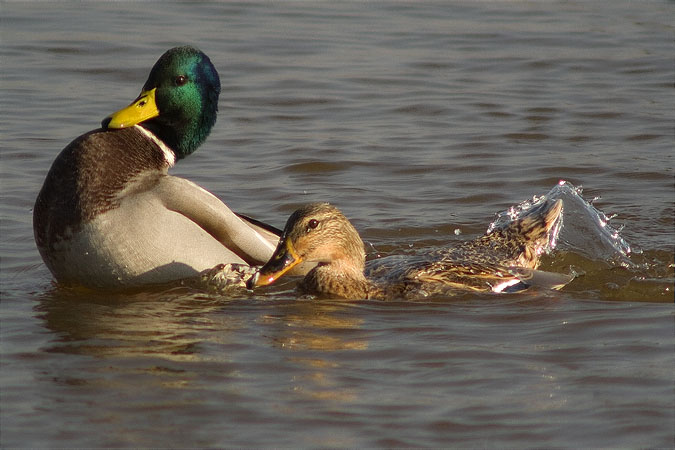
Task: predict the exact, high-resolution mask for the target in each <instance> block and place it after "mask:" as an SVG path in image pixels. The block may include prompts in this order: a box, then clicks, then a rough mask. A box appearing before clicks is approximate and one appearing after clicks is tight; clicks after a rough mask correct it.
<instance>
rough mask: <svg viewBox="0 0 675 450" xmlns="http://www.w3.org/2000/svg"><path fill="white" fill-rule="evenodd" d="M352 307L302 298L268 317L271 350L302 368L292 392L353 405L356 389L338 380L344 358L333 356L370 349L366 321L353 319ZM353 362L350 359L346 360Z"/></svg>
mask: <svg viewBox="0 0 675 450" xmlns="http://www.w3.org/2000/svg"><path fill="white" fill-rule="evenodd" d="M353 312H354V307H353V304H349V303H341V302H317V301H310V300H300V301H295V302H294V303H291V304H288V305H287V306H286V307H285V308H283V310H282V311H281V313H278V314H268V315H265V316H264V317H263V318H262V322H263V324H264V325H266V326H267V327H268V328H270V329H271V330H272V334H271V336H269V341H270V344H271V345H272V346H273V347H276V348H279V349H282V350H283V351H286V352H288V356H286V357H285V359H286V361H288V362H290V363H291V364H292V365H293V366H296V368H298V369H301V370H300V372H299V373H298V374H295V375H294V376H293V377H292V380H291V384H292V387H291V389H292V391H293V393H294V394H297V395H299V396H300V397H307V398H308V399H313V400H325V401H331V402H340V403H343V402H351V401H354V400H355V399H357V398H358V389H357V388H356V387H355V386H347V387H346V386H345V385H344V383H343V382H342V381H340V380H338V379H337V378H336V374H337V373H340V372H341V371H343V370H344V369H345V368H344V367H343V364H344V363H343V362H340V361H342V360H343V358H339V357H335V356H333V355H332V354H333V353H335V352H340V355H341V356H342V357H344V351H348V352H351V351H363V350H367V349H368V347H369V346H368V339H367V336H366V335H365V333H364V332H363V331H362V330H361V329H362V326H363V324H364V320H363V319H362V318H360V317H354V316H353V315H352V314H353ZM348 359H349V358H348Z"/></svg>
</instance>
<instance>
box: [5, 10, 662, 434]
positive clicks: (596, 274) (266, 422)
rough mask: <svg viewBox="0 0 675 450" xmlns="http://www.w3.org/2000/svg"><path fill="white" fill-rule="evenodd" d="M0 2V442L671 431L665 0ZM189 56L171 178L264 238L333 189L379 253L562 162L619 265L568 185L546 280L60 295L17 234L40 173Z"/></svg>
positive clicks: (557, 176)
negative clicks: (193, 100)
mask: <svg viewBox="0 0 675 450" xmlns="http://www.w3.org/2000/svg"><path fill="white" fill-rule="evenodd" d="M0 12H1V14H0V33H1V36H0V37H1V40H0V51H1V53H0V58H1V61H2V62H1V68H0V74H1V83H0V92H1V94H0V99H1V101H2V108H1V110H0V117H1V119H0V134H1V136H2V141H1V144H0V145H1V150H2V154H1V155H2V159H1V160H0V163H1V165H0V176H1V189H0V196H1V206H0V207H1V220H2V221H1V224H0V225H1V227H2V230H1V231H2V233H1V235H0V243H1V251H2V255H1V259H0V264H1V267H0V269H1V270H0V280H1V282H2V287H1V291H0V294H1V295H2V299H1V303H0V307H1V310H0V313H1V315H0V325H1V328H0V332H1V341H0V345H1V350H2V355H1V356H2V364H1V366H0V376H1V377H0V383H1V384H0V416H1V417H0V419H1V420H0V445H1V446H2V447H17V446H19V447H131V446H133V447H151V446H152V447H186V446H207V447H208V446H229V447H234V446H245V447H271V446H285V447H293V446H303V447H317V446H350V447H362V446H370V447H377V446H386V447H395V446H408V447H425V446H435V447H460V446H461V447H523V446H527V447H535V446H537V447H541V446H545V447H549V446H560V447H582V446H583V447H617V446H623V447H638V446H648V447H672V446H673V439H674V437H675V425H674V423H675V376H674V375H673V373H674V369H675V356H674V355H675V338H674V336H675V325H674V323H675V322H674V321H675V317H674V307H673V281H674V278H675V277H674V275H673V270H674V269H673V265H674V264H673V246H674V243H675V231H674V221H673V216H674V214H675V208H674V205H673V201H674V194H675V189H674V187H673V180H674V178H673V176H674V172H673V166H674V165H673V144H674V136H673V119H674V118H675V117H674V114H673V105H674V104H675V95H674V92H673V84H672V83H673V77H674V73H673V65H672V61H673V50H674V48H673V32H674V28H673V25H672V17H673V14H674V13H675V6H674V5H673V3H672V2H649V3H642V2H612V3H611V4H606V3H604V2H542V3H537V2H495V3H489V2H465V3H440V2H439V3H427V2H415V3H400V2H396V3H387V2H372V3H371V2H369V3H357V2H353V3H352V2H345V3H337V4H334V3H332V2H331V3H329V2H325V3H323V2H322V3H309V2H301V3H208V4H193V3H150V2H143V3H133V2H132V3H117V2H114V3H111V2H92V3H79V2H78V3H66V2H55V3H46V2H45V3H33V2H3V3H2V4H1V5H0ZM185 43H188V44H193V45H196V46H198V47H200V48H201V49H202V50H203V51H205V52H206V53H207V54H208V55H209V56H210V58H211V60H212V61H213V62H214V64H215V66H216V67H217V69H218V70H219V72H220V75H221V82H222V85H223V92H222V95H221V100H220V115H219V120H218V122H217V124H216V127H215V129H214V131H213V132H212V134H211V136H210V138H209V139H208V141H207V142H206V144H205V145H203V146H202V148H200V149H199V150H198V151H197V152H196V153H195V154H194V155H191V156H190V157H189V158H187V159H186V160H184V161H181V162H180V163H179V164H178V166H177V167H176V168H175V169H174V171H173V173H174V174H178V175H181V176H184V177H187V178H189V179H191V180H193V181H195V182H197V183H199V184H200V185H202V186H204V187H205V188H207V189H209V190H210V191H212V192H213V193H215V194H216V195H218V196H219V197H220V198H222V199H223V200H224V201H225V202H226V203H227V204H228V205H229V206H230V207H232V208H233V209H234V210H236V211H240V212H243V213H246V214H248V215H250V216H253V217H256V218H258V219H260V220H264V221H267V222H269V223H271V224H273V225H276V226H282V225H283V223H284V222H285V220H286V217H287V216H288V214H290V212H291V211H293V210H294V209H295V208H296V207H297V206H299V205H301V204H303V203H307V202H311V201H330V202H333V203H335V204H336V205H338V206H339V207H340V208H341V209H342V210H343V211H344V212H345V214H346V215H347V216H348V217H349V218H350V219H352V220H353V222H354V224H355V226H356V228H357V229H358V230H359V231H360V232H361V234H362V236H363V238H364V240H365V241H366V243H367V247H368V248H367V250H368V256H369V258H370V259H374V258H377V257H379V256H387V255H396V254H414V253H415V252H418V251H424V250H427V249H432V248H438V247H441V246H446V245H451V244H452V243H453V242H458V241H461V240H464V239H469V238H471V237H474V236H476V235H478V234H480V233H483V232H484V231H485V230H486V229H487V227H488V225H489V224H490V223H491V222H492V221H493V220H495V219H496V218H497V216H496V214H497V213H498V212H500V211H506V210H508V209H509V208H510V207H511V206H513V205H517V204H519V203H520V202H521V201H524V200H527V199H531V198H532V197H533V196H535V195H537V196H540V195H543V194H545V193H547V192H549V191H550V190H551V189H552V188H553V187H554V186H556V185H558V182H559V180H561V179H564V180H567V181H569V182H570V183H571V184H572V185H574V186H577V187H579V186H583V193H582V196H583V197H584V198H585V199H586V200H589V201H591V200H592V201H593V206H594V207H595V208H597V210H598V211H599V212H600V215H599V216H597V217H599V218H600V219H602V220H600V222H604V219H606V218H608V217H612V216H614V215H615V217H614V218H612V219H611V221H610V225H609V226H610V228H609V229H610V230H612V231H616V230H620V236H621V237H622V238H623V239H625V242H626V243H627V245H629V246H630V248H631V252H630V253H629V254H628V258H627V259H625V258H616V257H614V256H613V255H612V254H611V252H610V253H608V252H607V248H606V247H604V246H603V245H604V244H603V242H604V241H603V240H602V239H601V238H600V236H601V235H600V234H598V231H597V228H596V227H597V224H598V223H599V222H598V221H596V222H593V224H592V223H591V222H585V221H584V220H585V219H587V218H588V216H585V215H584V212H587V211H586V210H585V209H584V208H585V207H578V208H577V207H575V204H574V203H573V202H568V203H566V213H565V214H566V215H565V216H564V226H563V230H562V232H561V239H560V242H559V246H558V248H557V249H556V250H555V251H553V252H552V253H551V254H550V255H547V256H546V257H545V260H544V261H543V266H542V267H543V268H544V269H546V270H552V271H559V272H564V273H569V272H570V271H573V272H574V273H577V274H579V276H578V277H577V278H576V279H575V280H574V281H573V282H572V283H571V284H570V285H568V286H566V287H565V288H564V289H563V290H562V291H559V292H545V291H532V292H527V293H524V294H507V295H478V294H471V295H468V294H467V295H464V296H458V297H433V298H427V299H420V300H419V301H406V302H403V301H391V302H376V301H368V302H342V301H309V300H297V299H296V296H295V293H294V291H293V287H294V283H295V280H293V279H289V280H287V281H284V282H283V283H281V284H280V285H278V286H273V287H270V288H266V289H262V290H261V291H260V292H256V293H255V294H253V293H249V292H246V291H243V290H242V291H232V292H227V293H214V292H210V291H205V290H200V289H196V288H188V287H181V286H179V287H167V288H165V289H154V290H146V291H141V292H133V293H125V294H112V293H104V292H102V293H91V292H83V291H78V290H74V289H63V288H59V287H58V286H55V285H54V284H53V283H52V281H51V277H50V274H49V272H48V270H47V269H46V267H45V266H44V265H43V264H42V262H41V260H40V257H39V255H38V252H37V250H36V248H35V244H34V242H33V237H32V226H31V220H32V219H31V214H32V206H33V202H34V200H35V197H36V196H37V192H38V190H39V189H40V187H41V184H42V181H43V179H44V177H45V175H46V172H47V170H48V169H49V166H50V164H51V163H52V161H53V160H54V158H55V157H56V155H57V153H58V152H59V151H60V150H61V149H62V148H63V147H64V146H65V145H66V144H68V143H69V142H70V141H71V140H72V139H73V138H74V137H76V136H78V135H80V134H82V133H84V132H86V131H88V130H90V129H93V128H96V127H97V126H98V124H99V123H100V120H101V119H102V118H103V117H105V116H106V115H107V114H109V113H110V112H112V111H115V110H117V109H119V108H120V107H122V106H124V105H126V104H127V103H129V102H130V101H131V100H132V99H134V98H135V97H136V95H137V94H138V92H139V91H140V88H141V86H142V84H143V83H144V81H145V79H146V77H147V74H148V72H149V69H150V67H151V66H152V65H153V64H154V62H155V61H156V59H157V58H158V57H159V56H160V55H161V54H162V53H163V52H164V51H165V50H166V49H168V48H170V47H172V46H175V45H180V44H185ZM578 205H581V203H578V204H577V206H578ZM575 208H576V209H575ZM610 234H611V233H610ZM168 245H170V243H168Z"/></svg>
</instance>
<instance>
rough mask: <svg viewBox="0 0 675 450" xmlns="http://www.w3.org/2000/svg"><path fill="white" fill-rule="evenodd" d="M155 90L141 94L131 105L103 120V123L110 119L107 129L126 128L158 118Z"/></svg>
mask: <svg viewBox="0 0 675 450" xmlns="http://www.w3.org/2000/svg"><path fill="white" fill-rule="evenodd" d="M156 90H157V88H153V89H152V90H149V91H144V92H141V95H139V96H138V98H137V99H136V100H134V102H133V103H132V104H131V105H129V106H127V107H126V108H123V109H120V110H119V111H117V112H116V113H113V114H111V115H110V116H108V117H107V118H106V120H104V123H105V121H107V120H108V119H110V121H109V122H108V125H107V127H108V128H127V127H132V126H134V125H136V124H137V123H141V122H144V121H146V120H148V119H152V118H153V117H157V116H159V109H158V108H157V103H156V102H155V91H156Z"/></svg>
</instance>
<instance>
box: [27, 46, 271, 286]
mask: <svg viewBox="0 0 675 450" xmlns="http://www.w3.org/2000/svg"><path fill="white" fill-rule="evenodd" d="M219 94H220V79H219V77H218V72H216V69H215V68H214V67H213V65H212V64H211V61H210V60H209V58H208V57H207V56H206V55H205V54H204V53H202V52H201V51H199V50H197V49H196V48H193V47H177V48H173V49H171V50H169V51H167V52H166V53H164V55H162V57H161V58H159V60H158V61H157V63H156V64H155V65H154V67H153V68H152V70H151V71H150V76H149V77H148V80H147V81H146V83H145V85H144V86H143V89H142V92H141V94H140V96H139V97H138V98H137V99H136V100H135V101H134V102H133V103H132V104H131V105H129V106H128V107H126V108H124V109H122V110H120V111H118V112H116V113H114V114H113V115H111V116H109V117H107V118H106V119H104V120H103V122H102V128H101V129H97V130H94V131H91V132H89V133H87V134H84V135H82V136H80V137H78V138H77V139H75V140H74V141H73V142H71V143H70V145H68V146H67V147H66V148H65V149H64V150H63V151H62V152H61V153H60V154H59V155H58V156H57V158H56V160H55V161H54V163H53V165H52V167H51V169H50V170H49V173H48V174H47V178H46V180H45V182H44V185H43V186H42V190H41V191H40V194H39V195H38V198H37V201H36V203H35V208H34V213H33V214H34V215H33V229H34V233H35V241H36V243H37V247H38V249H39V250H40V254H41V255H42V258H43V259H44V261H45V264H46V265H47V267H48V268H49V270H50V271H51V272H52V274H53V275H54V277H55V278H56V280H58V281H59V282H61V283H66V284H78V285H84V286H87V287H93V288H115V287H125V286H139V285H145V284H154V283H164V282H168V281H172V280H177V279H182V278H186V277H191V276H194V275H197V274H198V273H199V272H200V271H202V270H204V269H207V268H210V267H213V266H215V265H217V264H221V263H238V264H246V265H248V264H262V263H264V262H265V261H267V260H268V259H269V257H270V256H271V255H272V252H273V251H274V247H275V246H276V243H277V241H278V235H279V234H280V232H279V231H278V230H274V229H272V228H271V227H267V226H265V225H264V224H261V223H259V222H256V221H253V220H251V219H248V218H246V217H242V216H239V215H237V214H234V213H233V212H232V211H231V210H230V209H229V208H228V207H227V206H225V204H223V203H222V202H221V201H220V200H218V199H217V198H216V197H215V196H213V195H212V194H211V193H209V192H207V191H205V190H204V189H202V188H200V187H199V186H197V185H196V184H194V183H192V182H190V181H188V180H185V179H182V178H178V177H174V176H171V175H168V173H167V171H168V169H169V168H170V167H172V166H173V165H174V163H175V162H176V160H178V159H181V158H184V157H186V156H187V155H189V154H190V153H192V152H194V151H195V150H196V149H197V147H199V145H200V144H202V142H204V140H205V139H206V137H207V136H208V135H209V133H210V131H211V128H212V127H213V124H214V123H215V121H216V112H217V110H218V96H219Z"/></svg>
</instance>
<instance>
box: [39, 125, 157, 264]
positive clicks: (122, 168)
mask: <svg viewBox="0 0 675 450" xmlns="http://www.w3.org/2000/svg"><path fill="white" fill-rule="evenodd" d="M128 149H133V150H134V151H133V152H130V151H128ZM169 166H170V163H169V161H167V160H166V158H165V156H164V153H163V152H162V150H161V149H160V148H159V147H158V146H157V144H155V143H154V142H152V140H150V139H149V138H148V137H147V136H146V135H144V134H143V133H142V132H141V131H139V130H138V129H137V128H125V129H121V130H101V129H99V130H94V131H91V132H89V133H87V134H84V135H82V136H80V137H78V138H77V139H75V140H74V141H73V142H72V143H70V145H68V146H67V147H66V148H65V149H63V151H62V152H61V153H60V154H59V155H58V156H57V157H56V160H55V161H54V164H52V167H51V169H50V170H49V173H48V174H47V178H46V179H45V182H44V185H43V186H42V189H41V190H40V193H39V194H38V197H37V200H36V201H35V209H34V211H33V214H34V223H35V227H34V231H35V241H36V243H37V245H38V248H39V249H40V251H41V252H43V258H45V259H47V255H46V254H45V253H44V249H46V248H48V247H49V246H51V245H53V244H54V243H55V242H56V241H58V240H59V239H61V238H63V237H64V234H65V232H66V230H68V231H69V232H75V231H78V230H79V228H80V227H81V226H82V225H83V224H85V223H87V222H88V221H90V220H91V219H93V218H94V217H95V216H96V215H98V214H101V213H103V212H105V211H109V210H110V209H113V208H115V207H116V206H117V205H118V203H119V193H120V192H121V191H122V190H123V189H124V188H125V187H127V186H128V185H129V184H130V183H131V181H132V180H134V178H136V177H138V176H139V174H141V173H142V174H143V176H144V177H145V178H146V179H147V180H146V181H147V182H149V183H151V182H152V179H153V178H156V177H159V176H161V175H164V174H166V173H167V171H168V169H169Z"/></svg>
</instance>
